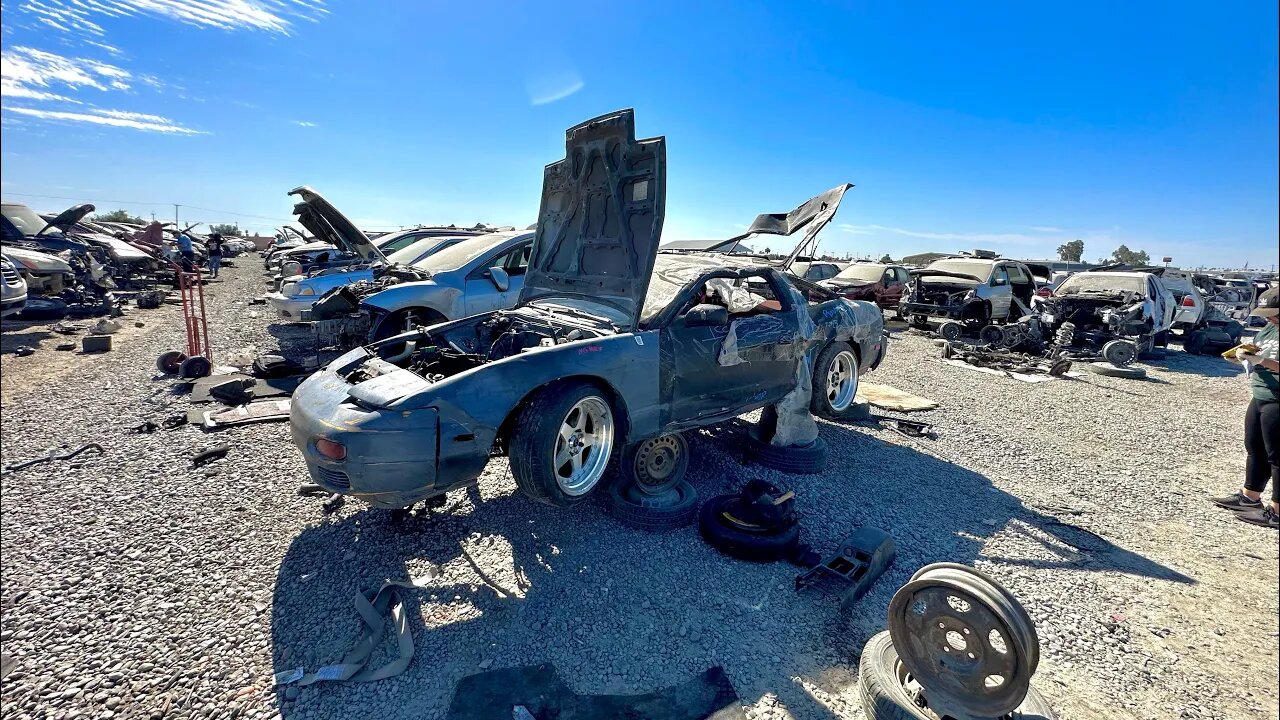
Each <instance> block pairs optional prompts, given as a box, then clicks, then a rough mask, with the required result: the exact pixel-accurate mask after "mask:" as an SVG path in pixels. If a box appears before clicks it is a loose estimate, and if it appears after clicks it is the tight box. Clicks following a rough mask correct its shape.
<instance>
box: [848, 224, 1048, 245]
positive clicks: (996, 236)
mask: <svg viewBox="0 0 1280 720" xmlns="http://www.w3.org/2000/svg"><path fill="white" fill-rule="evenodd" d="M852 227H853V228H854V229H853V230H851V232H853V233H854V234H861V235H870V234H879V233H891V234H894V235H902V236H905V237H912V238H920V239H923V240H946V241H950V242H960V243H989V244H1001V243H1008V244H1014V245H1031V244H1037V243H1042V242H1044V238H1042V237H1037V236H1035V235H1026V234H1024V233H957V232H930V231H924V230H909V229H907V228H898V227H888V226H885V225H854V226H852ZM859 231H866V232H859Z"/></svg>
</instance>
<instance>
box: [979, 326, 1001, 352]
mask: <svg viewBox="0 0 1280 720" xmlns="http://www.w3.org/2000/svg"><path fill="white" fill-rule="evenodd" d="M978 339H979V340H981V341H982V342H984V343H986V344H987V345H992V346H996V347H998V346H999V345H1000V344H1001V343H1003V342H1004V329H1003V328H1001V327H1000V326H999V325H986V326H984V327H983V328H982V329H981V330H979V331H978Z"/></svg>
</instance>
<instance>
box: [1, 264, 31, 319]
mask: <svg viewBox="0 0 1280 720" xmlns="http://www.w3.org/2000/svg"><path fill="white" fill-rule="evenodd" d="M26 305H27V281H26V280H25V279H23V277H22V274H21V273H19V272H18V267H17V265H15V264H14V263H13V261H11V260H10V259H9V257H8V256H7V255H0V317H9V316H10V315H14V314H16V313H20V312H22V310H23V308H25V307H26Z"/></svg>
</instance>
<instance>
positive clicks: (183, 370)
mask: <svg viewBox="0 0 1280 720" xmlns="http://www.w3.org/2000/svg"><path fill="white" fill-rule="evenodd" d="M211 372H213V363H211V362H209V359H208V358H206V357H205V356H203V355H192V356H191V357H189V358H187V359H186V360H183V361H182V364H181V365H179V366H178V375H179V376H181V377H184V378H187V379H188V380H193V379H195V378H202V377H208V376H209V373H211Z"/></svg>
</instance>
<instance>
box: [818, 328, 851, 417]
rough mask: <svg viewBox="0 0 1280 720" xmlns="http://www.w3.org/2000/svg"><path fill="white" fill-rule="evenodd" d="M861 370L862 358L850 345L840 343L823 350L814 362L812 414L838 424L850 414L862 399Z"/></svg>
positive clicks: (834, 343)
mask: <svg viewBox="0 0 1280 720" xmlns="http://www.w3.org/2000/svg"><path fill="white" fill-rule="evenodd" d="M858 370H859V367H858V355H857V353H855V352H854V350H853V347H852V346H850V345H849V343H847V342H841V341H837V342H833V343H831V344H830V345H828V346H826V347H825V348H823V349H822V352H820V353H818V359H817V360H815V361H814V362H813V397H812V398H810V400H809V410H810V411H811V412H813V414H814V415H817V416H818V417H821V418H826V419H828V420H838V419H840V418H841V417H843V416H844V415H845V414H847V413H848V412H849V409H850V408H852V407H853V406H854V400H855V398H856V397H857V396H858ZM837 376H838V377H837ZM833 382H834V383H835V387H834V388H833V386H832V383H833ZM833 396H834V397H833Z"/></svg>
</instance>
